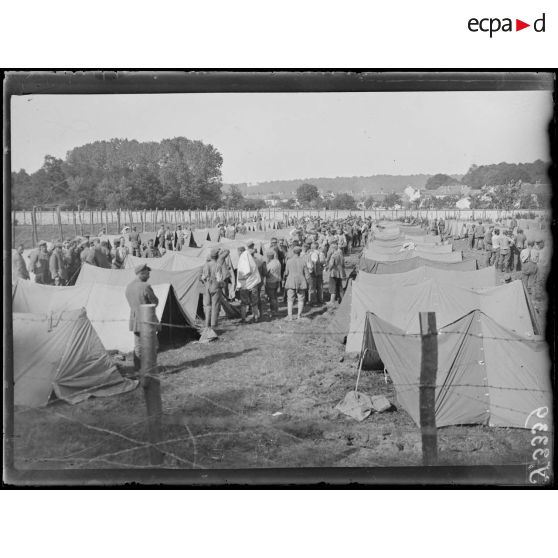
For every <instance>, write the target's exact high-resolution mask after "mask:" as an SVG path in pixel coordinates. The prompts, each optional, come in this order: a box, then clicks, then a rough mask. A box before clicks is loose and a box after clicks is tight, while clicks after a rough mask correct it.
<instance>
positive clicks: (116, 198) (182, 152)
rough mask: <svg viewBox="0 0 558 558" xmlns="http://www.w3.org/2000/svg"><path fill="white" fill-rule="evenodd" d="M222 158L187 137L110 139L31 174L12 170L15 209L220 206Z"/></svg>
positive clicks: (48, 159)
mask: <svg viewBox="0 0 558 558" xmlns="http://www.w3.org/2000/svg"><path fill="white" fill-rule="evenodd" d="M222 164H223V158H222V157H221V154H220V153H219V152H218V151H217V150H216V149H215V148H214V147H213V146H211V145H206V144H204V143H202V142H201V141H192V140H189V139H187V138H184V137H177V138H173V139H165V140H162V141H161V142H138V141H136V140H121V139H112V140H110V141H96V142H94V143H89V144H86V145H83V146H81V147H76V148H74V149H72V150H71V151H69V152H68V153H67V155H66V158H65V159H64V160H62V159H57V158H55V157H52V156H50V155H47V156H46V157H45V161H44V164H43V166H42V167H41V168H40V169H39V170H38V171H36V172H34V173H33V174H28V173H27V172H26V171H25V170H20V171H19V172H17V173H12V203H13V207H14V209H24V208H27V209H29V208H31V207H33V206H42V207H45V206H50V205H63V206H66V207H68V208H75V207H77V206H78V205H79V206H81V207H82V208H83V207H85V208H87V207H96V208H105V209H116V208H118V207H134V208H137V209H144V208H145V209H147V208H154V207H172V208H176V209H194V208H205V207H208V208H211V209H216V208H218V207H221V204H222V194H221V186H222V182H221V166H222Z"/></svg>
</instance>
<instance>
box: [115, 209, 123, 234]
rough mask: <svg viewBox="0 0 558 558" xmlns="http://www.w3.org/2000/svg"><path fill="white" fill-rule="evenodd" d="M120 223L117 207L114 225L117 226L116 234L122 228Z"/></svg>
mask: <svg viewBox="0 0 558 558" xmlns="http://www.w3.org/2000/svg"><path fill="white" fill-rule="evenodd" d="M120 225H121V223H120V208H118V209H117V210H116V226H117V227H118V234H120V231H121V230H122V227H121V226H120Z"/></svg>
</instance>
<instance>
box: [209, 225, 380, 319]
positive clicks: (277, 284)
mask: <svg viewBox="0 0 558 558" xmlns="http://www.w3.org/2000/svg"><path fill="white" fill-rule="evenodd" d="M295 225H296V226H295V227H294V228H293V229H292V230H290V231H289V232H288V234H286V235H285V236H284V237H282V238H277V237H274V238H271V239H270V242H269V247H267V248H266V250H265V252H263V251H262V252H263V253H260V252H258V250H257V249H256V245H255V242H253V241H250V240H249V241H247V242H246V246H245V247H244V246H242V247H240V248H238V251H239V259H238V267H237V270H236V272H235V270H233V269H232V268H231V267H230V263H229V262H230V260H229V258H228V255H229V251H228V249H227V248H226V247H223V248H217V247H215V248H213V249H212V250H211V252H210V255H209V261H207V262H206V263H205V265H204V267H203V270H202V276H201V279H202V283H203V285H204V295H203V305H204V313H205V320H206V326H207V327H211V328H214V327H216V326H217V322H218V316H219V311H220V306H221V303H222V302H223V301H224V300H227V301H231V288H230V285H231V284H234V285H236V286H237V290H236V291H234V290H233V294H232V297H234V298H236V299H238V300H239V302H240V313H241V322H243V323H245V322H246V321H247V320H248V316H249V315H250V314H251V316H252V317H251V320H252V321H255V322H257V321H259V320H261V319H262V318H263V317H264V315H265V314H267V315H268V317H270V318H274V317H276V316H277V315H278V313H279V300H280V299H282V300H283V302H285V301H286V303H287V316H286V319H287V320H289V321H291V320H294V319H295V304H296V319H297V320H304V319H306V318H305V317H304V316H303V311H304V307H305V305H310V306H321V305H323V304H324V303H325V301H324V271H327V274H328V276H329V293H330V300H329V302H328V304H330V305H333V304H335V303H338V302H341V300H342V297H343V281H344V280H346V278H347V272H346V269H345V256H346V255H347V254H348V253H349V252H350V250H351V248H352V247H357V246H360V245H361V243H362V242H366V239H367V237H368V235H369V232H370V230H371V227H372V221H371V219H368V220H362V219H358V218H350V219H346V220H344V221H343V222H324V221H322V220H320V219H319V218H317V217H316V218H309V217H308V218H305V219H301V220H300V221H298V222H297V223H295ZM264 302H267V304H265V305H264ZM264 306H265V307H264Z"/></svg>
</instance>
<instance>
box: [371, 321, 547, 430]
mask: <svg viewBox="0 0 558 558" xmlns="http://www.w3.org/2000/svg"><path fill="white" fill-rule="evenodd" d="M438 326H439V324H438ZM366 328H367V329H366V334H367V336H370V335H371V334H372V333H371V332H374V333H373V336H374V341H375V343H376V345H377V347H378V351H379V354H380V357H381V359H382V361H383V362H384V364H385V367H386V369H387V371H388V373H389V375H390V377H391V379H392V381H393V384H394V387H395V390H396V394H397V401H398V403H399V405H400V406H401V407H403V409H405V410H406V411H407V412H408V413H409V415H410V416H411V418H412V419H413V420H414V421H415V423H416V424H417V425H419V424H420V407H419V380H420V366H421V338H420V336H418V335H407V334H406V332H405V331H404V330H402V329H400V328H398V327H396V326H394V325H393V324H391V323H390V322H388V321H386V320H382V319H381V318H380V317H379V316H377V315H375V314H372V313H370V314H367V317H366ZM437 342H438V370H437V377H436V399H435V414H436V425H437V426H438V427H442V426H449V425H457V424H484V425H489V426H503V427H515V428H529V429H530V428H531V427H532V426H533V422H532V421H530V417H532V416H533V411H534V410H535V409H538V408H540V407H547V408H549V409H550V408H552V407H551V405H552V392H551V384H550V359H549V355H548V349H547V345H546V343H545V342H544V340H543V339H542V338H540V337H536V338H533V337H530V338H525V337H523V336H521V335H518V334H517V333H515V332H513V331H511V330H509V329H507V328H506V327H504V326H503V325H501V324H499V323H498V322H497V321H495V320H494V319H492V318H491V317H489V316H488V315H486V314H485V313H483V312H481V311H480V310H473V311H471V312H469V313H467V314H465V315H463V316H461V317H459V318H458V319H457V320H455V321H454V322H452V323H450V324H447V325H446V326H444V327H442V328H441V330H440V332H439V335H438V337H437Z"/></svg>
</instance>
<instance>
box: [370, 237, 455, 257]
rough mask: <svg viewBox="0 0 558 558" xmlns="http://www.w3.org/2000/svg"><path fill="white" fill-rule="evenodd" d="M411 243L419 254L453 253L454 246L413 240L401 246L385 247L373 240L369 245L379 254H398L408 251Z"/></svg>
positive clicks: (404, 242) (405, 241) (402, 243)
mask: <svg viewBox="0 0 558 558" xmlns="http://www.w3.org/2000/svg"><path fill="white" fill-rule="evenodd" d="M410 243H412V245H413V246H414V248H413V250H415V251H416V252H417V253H420V252H427V253H428V254H448V253H450V252H452V251H453V246H452V245H451V244H416V243H415V242H414V241H413V240H403V241H401V242H400V243H399V244H393V245H391V246H385V245H384V244H382V243H376V242H375V241H374V240H373V241H372V242H371V243H370V244H369V246H368V248H370V250H371V251H374V252H377V253H378V254H398V253H400V252H402V251H404V250H407V249H406V248H404V246H405V245H407V246H410ZM419 255H420V254H419Z"/></svg>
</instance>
